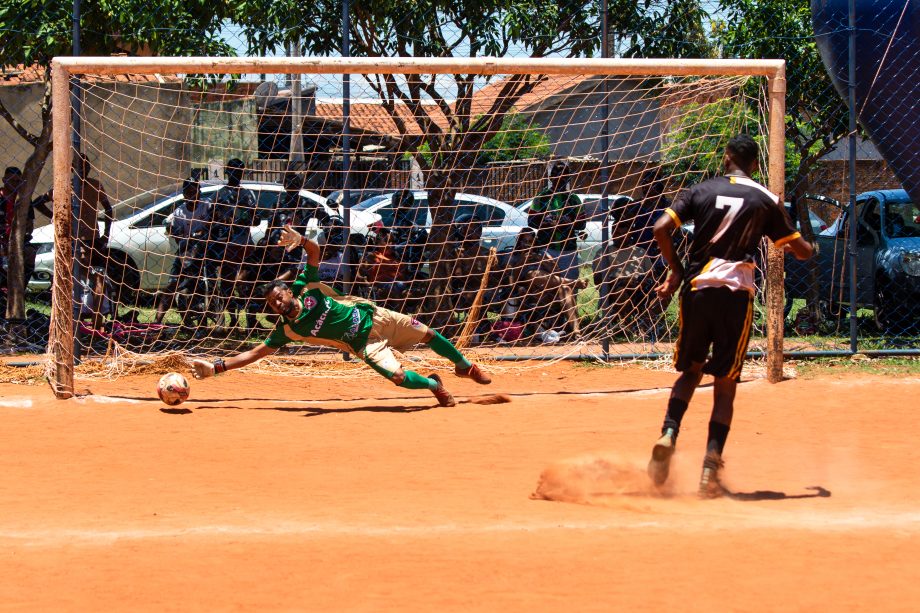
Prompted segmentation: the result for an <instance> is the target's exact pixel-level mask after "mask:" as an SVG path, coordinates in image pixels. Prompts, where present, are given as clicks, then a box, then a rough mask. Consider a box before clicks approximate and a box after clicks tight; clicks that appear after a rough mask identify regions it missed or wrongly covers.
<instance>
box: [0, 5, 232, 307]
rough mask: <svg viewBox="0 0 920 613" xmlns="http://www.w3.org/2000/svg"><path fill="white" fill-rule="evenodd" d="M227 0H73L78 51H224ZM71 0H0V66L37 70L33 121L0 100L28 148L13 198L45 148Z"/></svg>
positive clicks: (26, 187)
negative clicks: (39, 89)
mask: <svg viewBox="0 0 920 613" xmlns="http://www.w3.org/2000/svg"><path fill="white" fill-rule="evenodd" d="M232 4H233V3H232V2H231V1H230V0H208V1H206V0H144V1H138V0H95V1H93V0H84V1H83V2H82V3H81V17H80V31H81V38H80V43H81V51H82V52H83V54H85V55H109V54H112V53H127V54H129V55H230V54H232V51H233V50H232V48H231V47H230V46H229V45H228V44H227V42H226V41H224V40H223V38H222V36H221V30H222V27H223V20H224V19H225V18H226V17H227V16H228V15H229V14H230V13H231V9H232ZM72 9H73V4H72V3H71V2H48V1H46V0H0V65H2V66H3V67H10V66H12V67H16V66H19V65H22V66H24V67H29V68H30V67H38V68H39V69H41V71H42V72H43V74H44V81H45V95H44V100H43V102H42V106H41V122H40V125H41V128H40V131H39V132H38V133H34V132H32V131H30V130H29V129H28V128H27V127H26V126H25V122H22V121H21V120H20V119H18V118H17V117H15V116H14V114H13V113H12V112H11V111H10V110H9V109H7V108H6V106H5V105H4V104H3V101H2V100H0V117H2V118H3V119H4V120H5V121H6V122H7V123H9V124H10V126H12V128H13V129H14V130H15V131H16V133H17V134H19V136H20V137H21V138H22V139H23V141H24V142H25V143H27V146H28V147H31V152H30V155H29V157H28V159H27V160H26V162H25V164H24V165H23V186H22V188H21V190H20V192H19V195H18V199H19V200H20V201H21V202H27V201H29V200H30V199H31V198H32V195H33V193H34V191H35V186H36V185H37V184H38V179H39V176H40V175H41V172H42V169H43V168H44V165H45V162H46V160H47V159H48V155H49V154H50V152H51V113H52V108H51V88H50V84H49V83H48V81H49V77H50V70H51V60H52V59H53V58H54V57H56V56H68V55H72V53H73V15H72ZM27 214H28V206H18V207H17V209H16V216H15V218H14V220H13V231H12V236H11V238H10V241H11V249H10V274H9V300H8V303H7V315H8V316H9V317H13V318H22V317H23V315H24V310H25V302H24V299H23V295H24V286H25V282H26V280H25V279H23V278H22V268H23V267H22V257H23V242H24V237H25V227H26V216H27Z"/></svg>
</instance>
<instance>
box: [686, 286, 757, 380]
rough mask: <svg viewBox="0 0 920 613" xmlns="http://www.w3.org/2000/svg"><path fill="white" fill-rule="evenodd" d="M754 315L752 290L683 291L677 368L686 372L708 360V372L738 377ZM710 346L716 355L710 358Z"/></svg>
mask: <svg viewBox="0 0 920 613" xmlns="http://www.w3.org/2000/svg"><path fill="white" fill-rule="evenodd" d="M753 316H754V296H753V295H752V294H751V293H750V292H748V291H744V290H740V291H733V290H731V289H729V288H727V287H706V288H702V289H698V290H692V291H685V292H683V293H682V294H681V298H680V333H679V336H678V338H677V346H676V347H675V350H674V367H675V368H676V369H677V370H678V371H681V372H683V371H685V370H688V369H689V368H690V366H691V365H692V364H693V363H704V365H703V372H704V373H706V374H709V375H713V376H714V377H730V378H733V379H738V378H739V377H740V376H741V366H742V364H744V356H745V354H746V353H747V346H748V340H750V337H751V322H752V321H753ZM710 345H711V346H712V357H709V359H708V360H707V356H708V355H709V347H710Z"/></svg>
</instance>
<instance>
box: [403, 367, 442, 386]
mask: <svg viewBox="0 0 920 613" xmlns="http://www.w3.org/2000/svg"><path fill="white" fill-rule="evenodd" d="M403 372H404V373H406V378H405V379H403V382H402V383H400V384H399V387H404V388H406V389H410V390H433V389H435V388H436V387H438V382H437V381H435V380H434V379H429V378H428V377H425V376H422V375H420V374H418V373H417V372H414V371H412V370H403Z"/></svg>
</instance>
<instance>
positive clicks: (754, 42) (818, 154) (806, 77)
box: [720, 0, 849, 313]
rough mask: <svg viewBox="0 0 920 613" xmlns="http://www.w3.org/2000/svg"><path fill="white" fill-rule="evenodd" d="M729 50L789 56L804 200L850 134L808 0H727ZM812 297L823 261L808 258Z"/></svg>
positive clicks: (789, 137)
mask: <svg viewBox="0 0 920 613" xmlns="http://www.w3.org/2000/svg"><path fill="white" fill-rule="evenodd" d="M721 10H722V11H724V13H725V22H724V27H723V28H722V29H721V32H720V36H721V43H722V45H723V50H724V53H726V54H727V55H732V56H737V57H749V58H762V57H779V58H784V59H785V60H786V150H787V157H788V158H790V159H791V160H792V161H794V162H795V167H794V170H793V171H792V172H790V171H789V170H790V169H789V163H788V161H787V172H786V193H787V196H789V198H790V199H791V200H792V201H793V202H797V203H800V202H804V198H803V196H804V195H805V194H806V193H807V191H808V188H809V185H808V175H809V173H810V172H811V171H812V170H813V169H814V168H815V166H816V165H817V163H818V160H820V159H821V158H822V157H824V156H825V155H826V154H827V153H829V152H830V151H831V150H832V149H833V148H834V146H835V145H836V144H837V142H838V141H839V140H840V139H841V138H843V137H844V136H845V135H846V134H848V131H849V128H848V120H849V114H848V111H847V108H846V106H845V105H844V104H843V103H842V102H841V100H840V97H839V96H838V95H837V92H836V91H835V90H834V86H833V84H832V83H831V80H830V77H829V76H828V74H827V71H826V70H825V68H824V64H823V63H822V62H821V57H820V56H819V54H818V49H817V47H816V45H815V41H814V36H813V32H812V25H811V7H810V3H809V0H722V4H721ZM795 208H796V210H797V215H798V221H799V228H800V231H801V232H802V235H803V236H804V237H805V239H806V240H808V241H814V234H813V232H812V228H811V223H809V219H808V210H807V208H806V207H804V206H797V207H795ZM809 268H810V277H811V284H810V285H811V287H810V288H809V292H808V303H809V305H810V307H811V311H812V312H813V313H815V312H817V306H818V300H819V296H818V267H817V262H816V260H814V259H812V260H811V261H810V262H809Z"/></svg>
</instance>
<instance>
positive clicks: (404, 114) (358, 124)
mask: <svg viewBox="0 0 920 613" xmlns="http://www.w3.org/2000/svg"><path fill="white" fill-rule="evenodd" d="M424 108H425V111H426V113H427V114H428V117H430V118H431V120H432V121H433V122H434V123H435V124H436V125H437V126H438V127H440V128H441V129H442V130H447V128H448V123H447V118H446V117H444V114H443V113H442V112H441V111H440V109H438V107H437V106H436V105H434V104H426V105H424ZM395 109H396V115H397V117H399V118H401V119H403V120H404V122H405V126H406V130H407V133H408V134H410V135H415V136H418V135H421V134H422V131H421V129H420V128H419V126H418V124H417V123H416V122H415V120H414V119H413V117H412V113H411V111H410V110H409V107H407V106H406V105H404V104H397V105H396V107H395ZM316 114H317V115H319V116H320V117H325V118H327V119H331V120H334V121H342V105H341V104H340V103H337V102H317V103H316ZM350 118H351V125H352V126H354V127H355V128H358V129H360V130H365V131H368V132H376V133H378V134H383V135H388V136H401V133H400V131H399V129H398V128H397V127H396V122H395V121H393V118H392V117H391V116H390V112H389V111H388V110H387V109H386V108H385V107H384V106H383V105H382V104H379V103H374V102H353V103H352V104H351V115H350Z"/></svg>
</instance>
